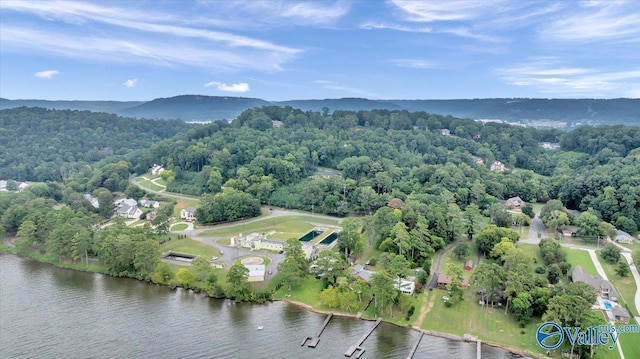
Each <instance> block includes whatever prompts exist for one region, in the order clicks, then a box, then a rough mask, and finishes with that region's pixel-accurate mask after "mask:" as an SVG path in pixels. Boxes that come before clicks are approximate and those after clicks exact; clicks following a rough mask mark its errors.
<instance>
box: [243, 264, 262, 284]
mask: <svg viewBox="0 0 640 359" xmlns="http://www.w3.org/2000/svg"><path fill="white" fill-rule="evenodd" d="M243 265H244V266H245V267H246V268H247V269H248V270H249V278H248V279H249V282H264V276H265V274H266V272H267V268H266V266H265V265H264V264H243Z"/></svg>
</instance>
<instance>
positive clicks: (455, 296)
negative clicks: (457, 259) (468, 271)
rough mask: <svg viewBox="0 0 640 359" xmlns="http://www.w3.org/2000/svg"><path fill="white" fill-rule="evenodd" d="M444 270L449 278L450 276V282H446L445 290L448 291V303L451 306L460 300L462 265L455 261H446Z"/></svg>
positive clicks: (461, 293) (461, 294)
mask: <svg viewBox="0 0 640 359" xmlns="http://www.w3.org/2000/svg"><path fill="white" fill-rule="evenodd" d="M445 272H446V274H447V276H449V278H451V283H449V284H447V290H448V291H449V302H448V303H449V305H451V306H453V305H455V304H457V303H458V302H461V301H462V298H463V294H464V293H463V292H462V280H463V277H462V276H463V274H464V271H463V269H462V267H461V266H460V265H458V264H456V263H447V267H446V269H445Z"/></svg>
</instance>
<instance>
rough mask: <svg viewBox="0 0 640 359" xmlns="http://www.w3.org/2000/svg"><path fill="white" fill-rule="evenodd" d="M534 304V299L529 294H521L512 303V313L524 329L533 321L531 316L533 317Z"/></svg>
mask: <svg viewBox="0 0 640 359" xmlns="http://www.w3.org/2000/svg"><path fill="white" fill-rule="evenodd" d="M532 302H533V298H532V297H531V294H529V293H528V292H522V293H519V294H518V295H517V296H516V297H515V298H513V300H512V301H511V306H510V308H511V312H512V313H513V314H514V315H515V317H516V319H517V320H518V322H519V323H520V326H521V327H523V328H524V326H525V325H526V324H527V323H528V322H529V321H530V320H531V316H532V315H533V307H532Z"/></svg>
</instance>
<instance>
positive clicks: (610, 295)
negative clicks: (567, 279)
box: [571, 265, 631, 323]
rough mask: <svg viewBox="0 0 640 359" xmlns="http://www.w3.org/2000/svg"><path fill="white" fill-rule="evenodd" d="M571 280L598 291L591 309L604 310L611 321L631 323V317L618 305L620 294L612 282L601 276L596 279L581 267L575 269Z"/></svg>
mask: <svg viewBox="0 0 640 359" xmlns="http://www.w3.org/2000/svg"><path fill="white" fill-rule="evenodd" d="M571 280H573V281H574V282H583V283H587V284H589V285H590V286H592V287H594V288H595V289H596V293H597V294H598V298H597V299H596V303H595V304H594V305H593V307H591V309H594V310H602V311H603V312H604V314H605V315H606V317H607V319H608V320H609V321H617V322H624V323H628V322H629V319H631V315H630V314H629V312H627V310H626V309H624V308H623V307H622V306H621V305H620V304H618V303H616V302H617V301H618V293H617V292H616V290H615V288H613V285H612V284H611V282H609V281H608V280H605V279H603V278H602V277H601V276H600V275H596V276H595V277H594V276H592V275H591V274H589V273H586V272H585V271H584V270H583V269H582V267H580V266H579V265H577V266H575V267H574V268H573V271H572V272H571Z"/></svg>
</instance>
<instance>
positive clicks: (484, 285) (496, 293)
mask: <svg viewBox="0 0 640 359" xmlns="http://www.w3.org/2000/svg"><path fill="white" fill-rule="evenodd" d="M506 278H507V273H506V272H505V270H504V268H503V267H502V266H500V265H499V264H497V263H480V264H478V266H477V267H476V268H475V269H474V271H473V275H472V276H471V283H473V284H474V285H475V286H477V287H478V288H479V289H480V290H481V293H482V302H483V305H484V304H485V303H487V302H491V307H492V308H493V303H494V302H495V301H496V300H497V299H498V298H500V296H501V293H502V286H503V285H504V282H505V280H506Z"/></svg>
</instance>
